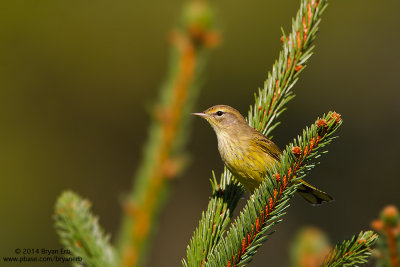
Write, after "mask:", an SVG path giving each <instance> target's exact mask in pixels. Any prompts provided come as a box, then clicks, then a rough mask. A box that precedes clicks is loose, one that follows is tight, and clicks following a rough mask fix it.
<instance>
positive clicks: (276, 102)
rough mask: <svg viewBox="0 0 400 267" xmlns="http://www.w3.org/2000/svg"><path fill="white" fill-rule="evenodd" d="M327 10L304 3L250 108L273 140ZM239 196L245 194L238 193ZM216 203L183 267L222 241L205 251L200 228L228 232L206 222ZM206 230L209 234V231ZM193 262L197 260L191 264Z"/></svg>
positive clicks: (221, 224)
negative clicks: (206, 227)
mask: <svg viewBox="0 0 400 267" xmlns="http://www.w3.org/2000/svg"><path fill="white" fill-rule="evenodd" d="M326 7H327V0H320V1H316V0H302V1H301V5H300V9H299V11H298V13H297V15H296V19H294V20H293V23H292V30H291V33H290V34H289V35H288V36H286V34H285V33H284V32H283V36H282V38H281V41H282V43H283V49H282V51H281V52H280V54H279V58H278V60H277V61H276V62H275V63H274V65H273V67H272V74H271V73H268V77H267V80H266V81H265V82H264V88H263V89H259V90H258V94H256V95H255V104H254V106H253V107H252V106H251V107H250V111H249V114H248V118H247V121H248V122H249V124H250V126H252V127H253V128H255V129H257V130H258V131H260V132H262V133H263V134H265V135H266V136H268V137H269V138H272V136H271V132H272V130H273V129H274V128H275V127H276V126H277V125H278V124H279V122H277V118H278V117H279V116H280V115H281V114H282V113H283V111H285V105H286V104H287V103H288V102H289V101H290V100H291V99H292V98H293V97H294V94H293V92H292V91H291V90H292V88H293V86H294V85H295V83H296V82H297V80H298V77H299V74H300V73H301V71H302V70H303V69H304V68H305V67H306V63H307V62H308V60H309V58H310V57H311V55H312V50H313V48H314V46H312V41H313V40H314V39H315V38H316V33H317V31H318V25H319V23H320V20H321V15H322V13H323V11H324V10H325V8H326ZM231 181H235V179H234V178H233V179H232V176H231V173H230V172H229V171H228V170H227V169H226V167H225V168H224V172H223V174H222V175H221V182H220V184H222V183H226V182H227V183H228V184H227V185H228V186H229V183H230V182H231ZM236 183H237V182H236ZM237 194H242V193H241V192H237ZM213 201H216V200H215V199H214V198H212V199H211V200H210V204H209V209H207V211H206V214H210V215H209V216H208V217H207V216H206V217H204V216H203V217H202V219H201V220H200V223H199V226H198V228H197V229H196V231H195V234H194V235H193V237H192V238H191V241H190V245H189V246H188V248H187V259H188V262H186V261H185V260H183V264H184V266H198V263H199V262H200V263H202V262H203V261H205V260H206V259H207V257H208V254H207V253H206V252H208V253H210V252H211V251H212V249H211V248H213V247H215V245H216V243H217V242H218V241H219V239H213V240H212V241H213V242H209V243H207V245H208V246H206V248H205V247H204V246H203V245H195V244H202V236H201V235H197V234H196V233H198V232H199V231H200V230H199V229H202V228H203V227H204V226H206V225H213V227H216V228H220V229H225V228H226V226H227V225H228V224H227V223H226V222H225V221H224V220H217V221H214V222H213V223H211V222H209V221H207V218H215V217H216V216H217V215H218V214H216V213H213V212H215V211H216V210H215V209H214V208H213V207H214V205H215V204H212V203H211V202H213ZM228 206H230V207H231V209H230V212H232V211H233V209H234V208H235V207H236V203H232V204H230V205H228ZM210 208H211V209H210ZM227 211H228V210H227V207H225V208H223V210H222V211H221V213H226V212H227ZM212 214H214V215H212ZM203 231H204V232H206V230H203ZM208 231H209V229H208ZM221 232H223V231H221ZM194 255H196V256H194ZM199 255H201V257H200V256H199ZM199 257H200V258H201V259H200V258H199ZM189 259H190V260H189ZM193 259H196V260H194V261H192V260H193Z"/></svg>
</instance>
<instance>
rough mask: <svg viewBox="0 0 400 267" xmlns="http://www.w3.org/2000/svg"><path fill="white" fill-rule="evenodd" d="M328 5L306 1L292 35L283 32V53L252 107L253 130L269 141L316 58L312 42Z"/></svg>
mask: <svg viewBox="0 0 400 267" xmlns="http://www.w3.org/2000/svg"><path fill="white" fill-rule="evenodd" d="M327 5H328V1H327V0H319V1H317V0H302V1H301V3H300V9H299V11H298V12H297V15H296V18H295V19H293V20H292V21H293V22H292V30H291V32H290V34H289V35H286V34H285V32H284V31H283V29H282V34H283V36H282V38H281V41H282V43H283V45H282V51H281V52H280V53H279V58H278V60H277V61H275V63H274V65H273V66H272V73H271V72H269V73H268V78H267V80H266V81H265V82H264V88H263V89H258V94H256V95H255V104H254V105H253V106H251V107H250V111H249V115H248V122H249V124H250V126H252V127H253V128H255V129H257V130H258V131H259V132H262V133H263V134H264V135H265V136H267V137H269V138H272V136H270V134H271V132H272V130H273V129H275V127H276V126H277V125H279V122H278V121H276V119H277V118H278V117H279V116H280V115H281V114H282V112H283V111H285V105H286V104H287V103H288V102H289V101H290V100H291V99H293V97H294V94H293V92H292V88H293V86H294V85H295V84H296V82H297V81H298V77H299V74H300V73H301V72H302V71H303V70H304V68H305V67H306V64H307V62H308V60H309V59H310V57H311V56H312V54H313V52H312V51H313V49H314V46H313V45H312V42H313V41H314V39H315V38H316V34H317V32H318V26H319V23H320V21H321V15H322V13H323V11H324V10H325V8H326V7H327Z"/></svg>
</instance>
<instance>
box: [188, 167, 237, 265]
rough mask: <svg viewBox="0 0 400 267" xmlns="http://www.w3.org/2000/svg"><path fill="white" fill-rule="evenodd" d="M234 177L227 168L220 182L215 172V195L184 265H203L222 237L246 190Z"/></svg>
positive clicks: (204, 214) (203, 217)
mask: <svg viewBox="0 0 400 267" xmlns="http://www.w3.org/2000/svg"><path fill="white" fill-rule="evenodd" d="M232 179H233V177H232V175H231V174H230V173H229V172H228V170H226V169H225V173H223V174H222V175H221V183H220V184H219V183H218V182H217V179H216V177H215V174H214V172H213V179H212V180H211V185H212V188H213V195H212V197H211V199H210V202H209V203H208V208H207V211H206V212H203V214H202V216H201V220H200V224H199V227H198V228H197V229H196V231H195V232H194V235H193V237H192V239H191V240H190V245H189V246H188V247H187V261H186V260H185V259H183V260H182V264H183V266H203V263H204V261H205V259H206V258H207V256H208V255H209V254H210V253H212V251H213V249H214V248H215V246H216V244H218V242H219V241H220V239H221V238H222V236H223V234H224V232H225V229H226V227H227V226H228V224H229V221H230V219H231V217H232V212H233V210H234V208H235V207H236V205H237V202H238V201H239V199H240V197H241V196H242V194H243V191H244V189H243V187H242V186H241V185H240V184H239V183H238V182H237V181H236V180H232Z"/></svg>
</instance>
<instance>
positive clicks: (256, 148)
mask: <svg viewBox="0 0 400 267" xmlns="http://www.w3.org/2000/svg"><path fill="white" fill-rule="evenodd" d="M192 114H193V115H195V116H199V117H201V118H203V119H205V120H206V121H207V122H208V123H209V124H210V125H211V127H212V128H213V129H214V131H215V133H216V135H217V140H218V150H219V153H220V156H221V158H222V161H223V162H224V164H225V166H226V167H227V168H228V170H229V171H230V172H231V173H232V174H233V176H234V177H235V178H236V179H237V180H238V181H239V182H240V183H241V184H242V185H243V186H244V187H245V188H246V189H247V190H248V191H250V193H253V192H254V190H255V189H256V188H257V187H258V186H259V185H260V184H261V182H262V181H263V180H264V179H265V177H266V174H267V170H268V169H269V168H271V167H272V165H273V164H275V163H276V162H279V163H280V157H281V155H282V151H281V150H280V149H279V147H278V146H277V145H276V144H275V143H274V142H272V141H271V140H270V139H268V138H267V137H266V136H265V135H263V134H262V133H260V132H258V131H257V130H255V129H254V128H252V127H251V126H250V125H249V124H248V123H247V122H246V120H245V118H244V117H243V116H242V115H241V114H240V112H239V111H237V110H236V109H234V108H232V107H230V106H227V105H215V106H212V107H210V108H208V109H206V110H205V111H203V112H200V113H192ZM298 183H301V184H300V185H299V186H298V189H297V193H298V194H299V195H300V196H301V197H303V198H304V199H305V200H306V201H307V202H309V203H310V204H312V205H319V204H322V203H323V202H329V201H332V200H333V198H332V197H331V196H330V195H328V194H327V193H325V192H324V191H322V190H320V189H318V188H316V187H314V186H312V185H310V184H308V183H306V182H305V181H304V180H299V181H298Z"/></svg>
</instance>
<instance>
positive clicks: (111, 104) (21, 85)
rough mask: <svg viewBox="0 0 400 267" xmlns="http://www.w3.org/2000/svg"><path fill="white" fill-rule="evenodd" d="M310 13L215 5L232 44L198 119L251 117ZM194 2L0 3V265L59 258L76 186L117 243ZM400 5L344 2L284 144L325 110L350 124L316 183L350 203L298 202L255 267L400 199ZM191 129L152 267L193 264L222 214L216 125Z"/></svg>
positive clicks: (320, 42) (349, 228)
mask: <svg viewBox="0 0 400 267" xmlns="http://www.w3.org/2000/svg"><path fill="white" fill-rule="evenodd" d="M298 2H299V1H255V0H250V1H246V2H245V3H244V2H243V1H241V2H239V1H228V0H220V1H215V2H213V3H214V5H215V7H216V8H217V14H218V21H219V28H220V30H221V33H222V36H223V42H222V44H221V45H220V46H219V47H218V49H216V50H215V51H213V53H212V54H211V61H210V64H209V65H208V68H207V72H206V76H207V79H206V82H205V84H204V88H203V90H202V93H201V95H200V99H199V101H198V104H197V107H198V109H196V110H194V111H202V110H204V109H205V108H207V107H209V106H211V105H214V104H228V105H231V106H234V107H236V108H238V109H239V110H240V111H241V112H242V114H244V115H246V114H247V110H248V107H249V105H250V104H253V93H254V92H255V90H256V89H257V88H258V87H261V86H263V82H264V80H265V78H266V73H267V71H269V70H270V69H271V66H272V63H273V61H274V60H275V59H276V58H277V55H278V52H279V51H280V48H281V43H280V41H279V38H280V36H281V32H280V27H281V26H283V27H284V28H285V30H286V31H288V30H289V29H290V25H291V24H290V22H291V20H290V19H291V18H292V17H293V16H294V15H295V13H296V11H297V8H298V6H299V4H298ZM183 3H184V1H175V0H174V1H172V0H171V1H161V0H158V1H147V2H144V1H143V2H142V1H126V0H114V1H104V0H98V1H59V0H58V1H55V0H52V1H50V0H48V1H45V0H44V1H20V0H14V1H3V2H2V3H1V4H0V6H1V8H0V88H1V89H0V109H1V112H0V121H1V131H0V148H1V149H0V166H1V167H0V179H1V180H0V181H1V184H0V214H1V227H0V240H1V242H0V257H3V256H13V255H15V254H14V249H15V248H49V249H55V248H59V247H60V245H59V243H58V237H57V235H56V233H55V231H54V228H53V221H52V214H53V205H54V203H55V200H56V198H57V196H59V194H60V193H61V192H62V191H63V190H65V189H72V190H74V191H76V192H77V193H79V194H80V195H82V196H83V197H85V198H88V199H90V200H91V201H92V203H93V210H94V212H95V213H96V214H98V215H99V216H100V223H101V224H102V226H103V227H104V228H105V229H106V231H107V232H109V233H111V234H112V236H113V237H115V235H116V233H117V230H118V227H119V223H120V218H121V211H122V209H121V199H122V197H123V196H124V194H126V193H127V192H128V188H130V185H131V177H132V174H133V173H134V171H135V169H136V167H137V165H138V162H139V159H140V156H141V147H142V144H143V143H144V142H145V140H146V135H147V127H148V125H149V121H150V115H149V113H148V107H149V106H150V105H151V104H152V103H154V101H155V98H156V96H157V91H158V88H159V86H160V84H161V82H162V81H163V78H164V76H165V71H166V68H167V59H168V44H167V41H166V40H167V36H168V33H169V32H170V30H171V27H172V26H173V25H174V23H175V24H176V22H177V17H178V16H179V14H180V11H181V6H182V4H183ZM399 10H400V2H399V1H395V0H393V1H390V0H384V1H371V0H370V1H365V0H364V1H361V0H355V1H345V0H336V1H331V2H330V4H329V7H328V9H327V10H326V12H325V14H324V15H323V21H322V24H321V25H320V33H319V34H318V36H317V40H316V42H315V44H316V49H315V55H314V56H313V57H312V59H311V62H310V64H309V67H308V68H307V69H306V70H305V71H304V72H303V74H302V77H301V79H300V81H299V82H298V83H297V85H296V86H295V89H294V90H295V93H296V94H297V97H296V98H295V99H294V100H293V101H292V102H291V103H290V104H289V105H288V111H287V112H285V113H284V115H283V116H282V117H281V121H282V125H281V126H279V127H278V128H277V129H276V130H275V132H274V135H275V138H274V141H275V142H276V143H277V144H278V145H279V146H280V147H282V148H283V147H284V146H285V145H286V144H287V143H288V142H290V141H291V140H292V138H294V137H295V136H297V134H299V133H300V132H301V131H302V129H303V128H304V127H305V126H306V125H309V124H311V123H313V122H314V120H315V118H316V117H317V116H318V115H320V114H322V113H324V112H327V111H329V110H335V111H337V112H339V113H341V114H342V117H343V119H344V124H343V126H342V129H341V130H340V132H339V134H340V138H339V139H338V140H337V141H336V142H334V143H333V144H332V145H331V146H330V147H329V150H330V153H328V154H327V155H326V156H324V157H323V158H322V159H321V164H320V166H318V167H317V168H316V169H315V170H314V171H313V172H312V173H311V175H310V176H309V181H311V183H313V184H315V185H317V186H318V187H320V188H321V189H324V190H326V191H327V192H329V193H330V194H332V195H333V196H334V197H335V199H336V201H335V202H334V203H329V204H326V205H323V206H321V207H312V206H310V205H308V204H307V203H306V202H304V201H303V200H302V199H301V198H299V197H295V198H294V200H293V201H292V202H291V207H290V208H289V210H288V214H287V215H286V216H285V218H284V222H283V223H281V224H280V225H278V226H277V227H276V228H275V229H277V230H278V232H277V233H276V234H274V235H273V236H272V238H271V240H270V241H269V242H267V243H266V244H265V245H264V246H263V247H262V248H261V249H260V250H261V251H260V253H258V255H257V256H256V257H255V259H254V262H253V263H252V266H265V265H267V263H268V266H284V265H285V264H287V263H288V260H287V256H288V253H289V242H290V240H291V239H292V238H293V236H294V233H295V232H296V230H297V229H299V228H300V227H301V226H304V225H310V224H311V225H314V226H317V227H320V228H321V229H323V230H324V231H326V232H327V233H328V235H329V236H330V238H331V240H332V242H336V241H338V240H341V239H344V238H346V237H349V236H350V235H352V234H355V233H358V232H359V231H360V230H363V229H368V228H370V226H369V225H370V222H371V221H372V220H373V219H375V218H376V217H377V216H378V213H379V211H380V209H381V208H382V207H383V206H384V205H386V204H396V205H399V204H400V194H399V186H400V181H399V175H398V164H399V151H400V143H399V141H398V136H399V133H400V126H399V117H400V102H399V100H400V91H399V89H400V82H399V70H400V69H399V66H398V64H399V62H400V52H399V49H398V48H399V42H400V31H399V26H400V22H399V20H398V11H399ZM188 116H189V115H188ZM193 126H194V130H193V131H192V135H191V138H190V143H189V147H188V151H189V152H190V154H191V155H192V164H191V165H190V167H189V169H188V170H187V171H186V173H185V174H184V175H183V177H182V178H181V179H179V180H177V182H176V187H175V188H174V190H173V194H172V196H171V199H170V201H169V204H168V205H167V207H166V211H165V212H164V214H163V215H162V218H161V224H160V225H161V226H160V229H159V233H158V235H157V238H156V240H155V246H154V249H153V251H152V252H151V260H150V264H149V266H179V265H180V260H181V258H182V257H184V256H185V254H186V245H187V244H188V242H189V239H190V237H191V235H192V232H193V230H194V229H195V227H196V225H197V223H198V220H199V218H200V215H201V211H202V210H204V209H205V208H206V206H207V203H208V197H209V195H210V185H209V181H208V179H209V178H210V176H211V170H212V169H213V170H216V171H217V173H219V172H220V171H221V170H222V167H223V165H222V162H221V160H220V158H219V154H218V151H217V143H216V138H215V135H214V133H213V131H212V129H211V128H210V127H209V126H208V125H207V124H206V123H205V122H204V121H201V120H195V123H194V124H193ZM2 264H3V263H2ZM14 265H15V264H14ZM14 265H12V266H14ZM26 265H29V264H26ZM31 265H32V266H34V265H33V264H31ZM4 266H5V265H4ZM37 266H41V265H37ZM49 266H50V265H49Z"/></svg>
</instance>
